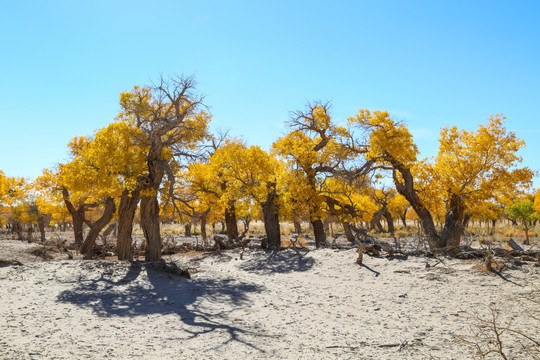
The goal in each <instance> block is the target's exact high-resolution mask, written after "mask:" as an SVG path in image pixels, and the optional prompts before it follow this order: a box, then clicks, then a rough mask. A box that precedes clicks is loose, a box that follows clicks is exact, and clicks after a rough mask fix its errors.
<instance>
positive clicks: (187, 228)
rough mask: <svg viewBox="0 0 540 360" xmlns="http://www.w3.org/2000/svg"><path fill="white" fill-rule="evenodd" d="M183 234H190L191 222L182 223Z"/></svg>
mask: <svg viewBox="0 0 540 360" xmlns="http://www.w3.org/2000/svg"><path fill="white" fill-rule="evenodd" d="M184 235H185V236H191V222H188V223H187V224H184Z"/></svg>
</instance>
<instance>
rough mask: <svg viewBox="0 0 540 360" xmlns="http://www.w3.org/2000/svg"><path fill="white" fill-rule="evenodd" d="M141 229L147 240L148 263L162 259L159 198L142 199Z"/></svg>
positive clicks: (145, 257) (148, 197)
mask: <svg viewBox="0 0 540 360" xmlns="http://www.w3.org/2000/svg"><path fill="white" fill-rule="evenodd" d="M141 227H142V230H143V233H144V238H145V239H146V252H145V255H144V259H145V260H146V261H158V260H160V259H161V246H162V243H161V235H160V229H159V204H158V199H157V196H143V197H141Z"/></svg>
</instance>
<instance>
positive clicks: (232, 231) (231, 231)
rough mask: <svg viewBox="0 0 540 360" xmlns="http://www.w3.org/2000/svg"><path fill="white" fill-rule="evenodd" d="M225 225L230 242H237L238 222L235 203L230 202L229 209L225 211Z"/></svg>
mask: <svg viewBox="0 0 540 360" xmlns="http://www.w3.org/2000/svg"><path fill="white" fill-rule="evenodd" d="M225 225H226V226H227V236H228V237H229V240H231V241H232V240H236V239H237V238H238V221H237V220H236V209H235V208H234V201H231V202H229V207H228V208H227V209H226V210H225Z"/></svg>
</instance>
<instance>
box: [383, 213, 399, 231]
mask: <svg viewBox="0 0 540 360" xmlns="http://www.w3.org/2000/svg"><path fill="white" fill-rule="evenodd" d="M384 218H385V219H386V222H387V224H388V232H389V233H390V234H394V233H395V232H396V228H395V227H394V218H393V217H392V214H390V212H389V211H388V210H387V211H386V212H385V213H384Z"/></svg>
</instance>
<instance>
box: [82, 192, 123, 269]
mask: <svg viewBox="0 0 540 360" xmlns="http://www.w3.org/2000/svg"><path fill="white" fill-rule="evenodd" d="M115 211H116V205H115V204H114V200H113V198H111V197H109V198H107V200H105V209H104V210H103V215H101V217H100V218H99V219H98V220H97V221H96V222H94V223H92V224H90V231H89V232H88V235H86V239H84V243H83V244H82V246H81V250H80V251H81V254H83V255H84V258H85V259H88V258H90V257H91V256H92V248H93V247H94V243H95V242H96V239H97V237H98V235H99V232H100V231H101V229H103V228H104V227H105V226H107V224H108V223H110V222H111V220H112V218H113V216H114V212H115Z"/></svg>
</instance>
